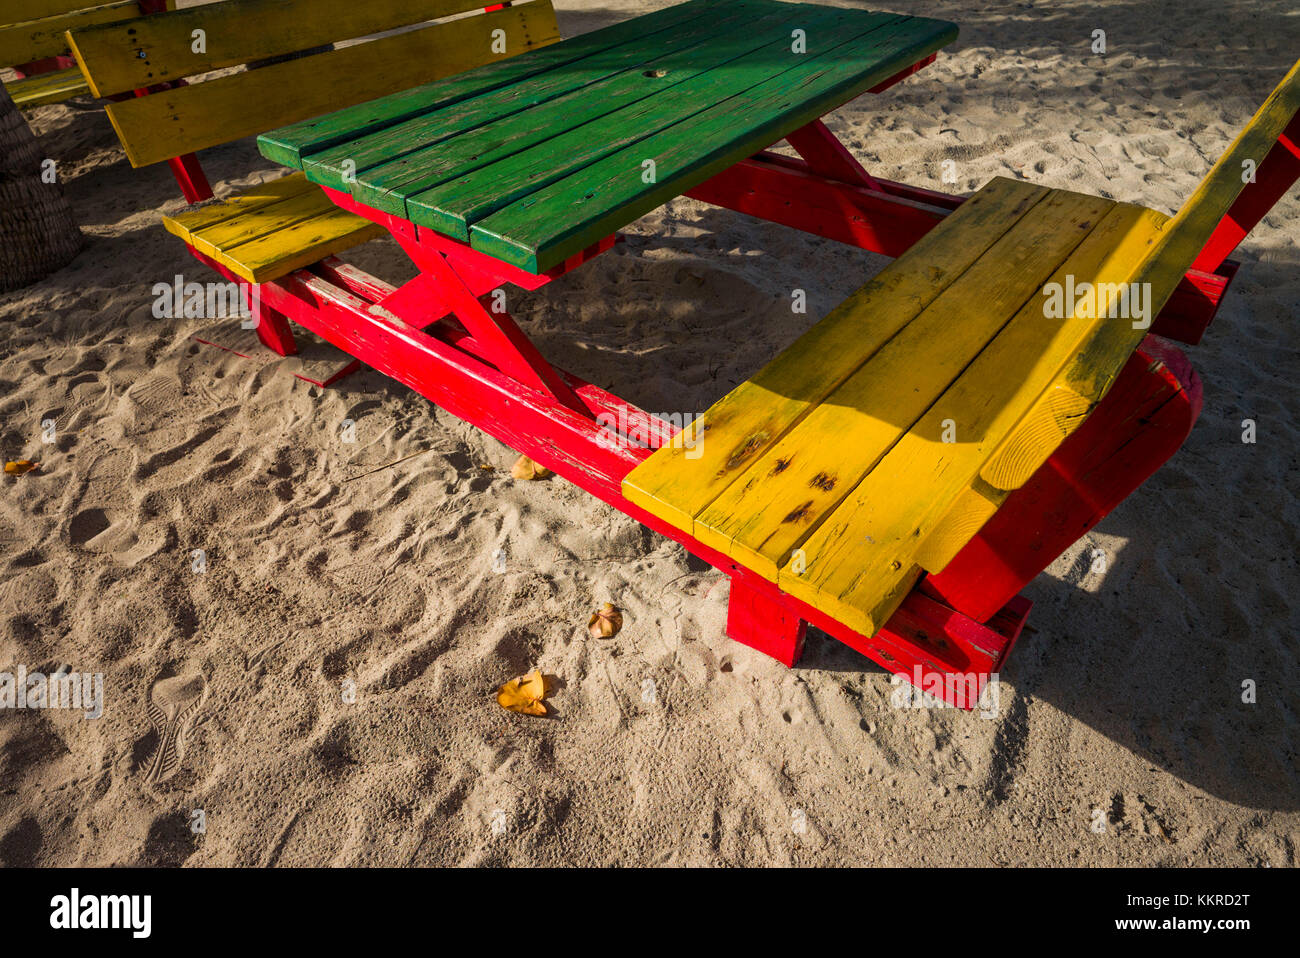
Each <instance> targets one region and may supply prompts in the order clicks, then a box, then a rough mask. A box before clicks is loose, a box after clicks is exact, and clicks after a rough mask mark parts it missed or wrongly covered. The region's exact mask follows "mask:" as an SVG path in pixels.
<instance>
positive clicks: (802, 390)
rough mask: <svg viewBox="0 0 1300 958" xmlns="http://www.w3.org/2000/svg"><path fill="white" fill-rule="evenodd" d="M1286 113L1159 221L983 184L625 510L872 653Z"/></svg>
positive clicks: (636, 477)
mask: <svg viewBox="0 0 1300 958" xmlns="http://www.w3.org/2000/svg"><path fill="white" fill-rule="evenodd" d="M1297 110H1300V62H1297V63H1296V64H1295V66H1293V67H1292V68H1291V70H1290V72H1289V73H1288V74H1287V75H1286V77H1285V78H1284V79H1283V80H1282V82H1281V83H1280V84H1279V85H1278V87H1277V88H1276V89H1275V90H1274V91H1273V93H1272V95H1270V96H1269V98H1268V99H1267V100H1266V101H1265V102H1264V105H1263V106H1261V107H1260V109H1259V111H1258V112H1257V113H1256V114H1255V116H1254V117H1253V118H1252V119H1251V121H1250V123H1248V124H1247V125H1246V127H1245V129H1243V130H1242V131H1241V133H1240V135H1239V136H1238V137H1237V139H1236V140H1235V141H1233V144H1232V145H1231V146H1230V147H1229V148H1228V151H1227V152H1226V153H1224V155H1223V156H1222V157H1220V159H1219V161H1218V162H1217V163H1216V164H1215V165H1214V167H1213V168H1212V169H1211V170H1210V172H1209V174H1208V175H1207V176H1206V177H1205V179H1204V180H1203V181H1202V183H1201V185H1200V186H1199V187H1198V188H1197V190H1196V192H1195V193H1194V194H1193V195H1192V196H1191V198H1190V199H1189V200H1188V201H1187V203H1186V204H1185V205H1184V206H1183V208H1182V209H1181V210H1180V211H1179V212H1178V215H1177V216H1175V217H1172V218H1170V217H1168V216H1165V215H1164V214H1162V213H1157V212H1155V211H1153V210H1148V209H1143V208H1142V207H1139V206H1132V205H1130V204H1127V203H1116V202H1113V201H1111V200H1106V199H1100V198H1097V197H1091V196H1085V195H1082V194H1079V193H1072V192H1069V191H1066V190H1050V189H1046V188H1044V187H1039V186H1033V185H1031V184H1029V183H1024V182H1020V181H1015V180H1008V179H995V180H993V181H992V182H990V183H989V184H988V185H987V186H985V187H984V188H983V189H982V190H980V191H979V192H978V193H976V194H975V195H974V196H972V197H971V198H970V199H969V200H967V201H966V202H964V203H963V204H962V205H961V206H960V207H958V208H957V210H956V211H955V212H954V213H952V214H951V215H950V216H948V217H947V219H945V220H944V221H943V222H942V223H940V224H939V225H938V226H937V227H935V228H934V229H933V230H931V231H930V232H929V233H927V234H926V235H925V236H924V237H923V238H922V239H921V240H920V241H918V242H917V243H916V244H915V245H914V246H912V248H911V249H909V250H908V251H907V252H906V253H905V254H903V255H902V256H901V257H899V258H898V259H897V260H895V261H894V262H893V263H892V264H890V266H889V267H888V268H886V269H885V270H884V271H882V272H881V273H880V274H879V275H878V276H876V277H875V278H874V279H872V280H871V282H869V283H868V284H867V285H866V286H864V287H863V288H862V289H861V290H859V291H858V292H857V293H856V294H855V295H854V296H852V297H851V298H849V299H848V300H846V301H845V302H844V303H843V304H841V305H840V306H839V307H838V308H837V309H835V310H834V311H833V312H832V313H831V314H830V315H829V316H827V317H826V318H825V319H823V320H822V321H821V322H820V323H818V324H817V325H816V326H814V327H813V328H812V329H811V330H809V331H808V332H807V333H805V334H804V335H803V336H802V337H800V338H799V339H798V340H797V341H796V342H795V343H794V345H793V346H791V347H790V348H789V349H787V350H786V351H785V352H783V353H782V354H781V355H780V356H778V357H777V358H776V359H774V360H773V361H772V362H771V363H769V364H768V365H767V366H766V367H764V368H763V369H762V370H760V371H759V373H758V374H757V375H756V376H755V377H754V378H753V379H751V380H749V381H748V382H745V383H742V384H741V385H740V386H738V387H737V388H736V389H734V390H733V391H732V392H731V393H729V394H728V395H726V396H724V397H723V398H722V399H721V400H719V401H718V402H717V403H715V404H714V405H713V406H712V407H711V408H710V409H709V410H708V411H707V412H706V413H705V414H704V415H703V416H702V417H700V418H699V419H697V420H696V421H695V422H694V423H692V424H691V426H690V427H688V428H687V429H685V430H683V431H682V433H681V434H679V435H678V436H677V437H675V438H674V440H673V442H672V444H671V445H670V446H666V447H664V448H662V449H660V450H658V451H656V452H655V453H654V454H652V455H651V456H649V457H648V458H647V459H646V460H645V461H644V462H643V463H642V464H641V465H639V466H638V467H637V468H635V469H633V470H632V471H631V472H630V473H629V474H628V475H627V477H626V478H625V479H624V481H623V494H624V495H625V496H626V497H627V498H628V499H629V500H630V501H632V502H634V503H636V504H637V505H639V506H641V507H642V508H644V509H646V510H647V511H649V512H651V513H654V514H655V515H657V516H659V517H660V518H662V519H664V520H665V521H667V522H669V523H670V524H672V525H673V526H675V527H677V528H678V529H681V530H683V531H685V532H688V533H689V534H691V535H693V536H694V537H695V538H697V539H698V540H700V541H701V542H703V543H705V544H706V545H709V546H712V547H713V548H715V549H717V550H719V551H721V552H723V553H725V554H727V555H728V556H731V557H732V558H733V559H735V560H737V561H738V562H740V563H741V564H743V565H745V566H746V567H748V568H750V569H752V570H754V571H755V572H757V573H759V574H761V575H763V576H766V577H767V578H768V579H769V580H771V581H773V582H776V583H777V584H778V585H779V586H780V587H781V588H782V589H784V590H785V591H786V592H788V593H790V594H792V595H795V596H797V597H798V598H801V599H803V600H805V601H807V602H808V603H809V604H811V605H813V606H815V607H816V608H818V609H820V610H821V611H822V612H825V613H828V614H830V615H831V616H832V617H834V618H835V619H837V620H838V621H840V622H841V623H843V624H844V625H847V626H849V627H850V628H853V629H856V630H857V631H859V632H861V633H863V634H865V635H874V634H875V632H876V631H877V630H878V629H879V628H880V627H881V626H882V625H883V624H884V623H885V622H886V621H887V620H888V618H889V616H890V615H891V614H893V612H894V610H895V609H896V608H897V607H898V605H899V604H900V603H901V602H902V601H903V599H904V598H905V597H906V595H907V593H908V591H909V590H910V589H911V587H912V586H913V585H914V584H915V582H916V580H917V579H918V578H919V577H920V576H921V574H922V572H924V571H929V572H939V571H942V569H943V568H944V566H945V565H947V563H948V562H949V561H950V560H951V559H952V558H953V557H954V556H955V555H956V554H957V552H959V551H960V550H961V548H962V547H963V546H964V545H965V544H966V543H967V542H969V541H970V540H971V538H973V537H974V535H975V534H976V533H977V532H979V530H980V528H981V527H982V526H983V524H984V523H985V522H986V521H987V520H988V519H989V518H990V517H991V516H992V515H993V514H994V512H996V511H997V509H998V507H999V506H1000V505H1001V504H1002V503H1003V502H1004V501H1005V500H1006V498H1007V496H1008V495H1010V493H1011V492H1012V491H1013V490H1015V489H1017V488H1019V487H1020V486H1022V485H1023V484H1024V483H1025V482H1026V481H1027V480H1028V479H1029V478H1030V476H1032V475H1033V473H1034V472H1035V471H1036V470H1037V469H1038V467H1039V466H1041V465H1042V464H1043V463H1044V462H1045V461H1046V460H1047V458H1048V456H1050V455H1051V453H1052V452H1053V451H1054V450H1055V449H1056V448H1057V447H1058V446H1059V445H1060V443H1061V442H1062V441H1064V439H1065V438H1066V437H1067V436H1068V435H1069V434H1070V433H1071V432H1073V431H1074V430H1075V429H1076V428H1078V426H1079V425H1081V424H1082V423H1083V421H1084V420H1085V419H1086V418H1087V416H1088V414H1089V412H1091V410H1092V409H1093V408H1094V407H1095V406H1096V404H1097V403H1098V402H1100V401H1101V399H1102V397H1103V396H1104V395H1105V394H1106V391H1107V390H1108V389H1109V388H1110V385H1111V383H1112V382H1113V381H1114V380H1115V378H1116V377H1117V376H1118V374H1119V371H1120V370H1121V368H1122V367H1123V365H1124V363H1125V362H1126V361H1127V359H1128V357H1129V356H1130V355H1131V354H1132V353H1133V351H1134V350H1135V349H1136V348H1137V346H1138V345H1139V344H1140V343H1141V341H1142V338H1143V336H1144V335H1145V333H1146V328H1147V327H1148V326H1149V325H1150V322H1151V320H1152V319H1154V317H1155V316H1156V315H1157V314H1158V313H1159V311H1160V309H1161V308H1162V307H1163V306H1164V304H1165V302H1166V301H1167V300H1168V299H1169V297H1170V295H1172V293H1173V291H1174V288H1175V287H1176V286H1177V285H1178V282H1179V280H1180V279H1181V278H1182V276H1183V275H1184V274H1185V273H1186V271H1187V270H1188V268H1189V267H1191V265H1192V263H1193V262H1194V261H1195V259H1196V257H1197V255H1198V254H1199V252H1200V250H1201V249H1202V248H1203V247H1204V246H1205V244H1206V242H1207V240H1209V238H1210V237H1211V235H1212V234H1213V232H1214V230H1215V228H1216V226H1217V225H1218V224H1219V222H1220V221H1221V220H1222V219H1223V218H1224V216H1225V215H1227V214H1228V213H1229V211H1230V210H1231V208H1232V205H1233V203H1234V201H1235V200H1236V198H1237V196H1238V195H1239V194H1240V193H1241V190H1242V187H1243V185H1244V183H1245V182H1246V179H1247V177H1245V176H1244V175H1243V172H1242V171H1243V169H1253V167H1254V165H1255V164H1257V163H1258V162H1259V160H1260V159H1261V158H1263V157H1265V156H1266V155H1267V154H1268V153H1269V150H1270V149H1271V148H1272V146H1273V145H1274V144H1276V143H1277V142H1278V140H1279V137H1280V136H1282V134H1283V131H1284V130H1285V129H1286V128H1287V125H1288V124H1289V123H1290V122H1291V119H1292V117H1294V116H1295V115H1296V113H1297ZM1085 290H1086V292H1085ZM1134 293H1136V294H1138V296H1137V299H1136V300H1135V299H1134V295H1133V294H1134Z"/></svg>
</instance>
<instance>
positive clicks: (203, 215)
mask: <svg viewBox="0 0 1300 958" xmlns="http://www.w3.org/2000/svg"><path fill="white" fill-rule="evenodd" d="M309 192H311V193H315V194H316V195H317V196H318V197H319V198H320V201H321V202H322V204H329V205H330V206H332V205H333V204H332V203H330V200H329V197H327V196H326V195H325V193H324V191H322V190H321V189H320V187H318V186H316V184H314V183H312V182H311V181H309V180H308V179H307V177H306V176H305V175H303V174H302V173H292V174H290V175H289V176H282V177H280V178H279V179H276V180H271V181H270V182H269V183H261V184H259V185H257V186H254V187H250V188H249V189H247V190H244V191H243V192H242V193H237V194H236V195H234V196H231V197H228V198H227V199H224V200H221V201H220V202H218V203H209V204H208V205H206V206H200V207H197V208H195V209H192V210H187V211H186V212H184V213H182V214H180V215H179V216H165V217H163V225H164V226H165V227H166V228H167V231H168V232H170V233H173V234H175V235H176V236H179V237H180V238H181V239H183V240H185V241H186V242H187V243H189V242H190V240H191V238H192V237H193V235H194V234H196V233H201V232H203V231H204V230H206V229H208V228H210V227H212V226H216V225H217V224H218V223H223V222H226V221H228V220H231V219H235V218H237V217H240V216H244V215H247V214H249V213H252V212H254V211H255V210H258V209H261V208H262V207H265V206H269V205H270V204H272V203H279V202H281V201H283V200H286V199H289V198H290V197H293V196H298V195H300V194H303V193H309ZM322 209H324V206H323V205H322ZM191 245H193V244H192V243H191Z"/></svg>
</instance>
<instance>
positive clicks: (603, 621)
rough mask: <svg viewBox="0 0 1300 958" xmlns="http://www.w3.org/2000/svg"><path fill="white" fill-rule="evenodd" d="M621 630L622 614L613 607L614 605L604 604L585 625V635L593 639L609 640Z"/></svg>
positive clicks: (610, 603)
mask: <svg viewBox="0 0 1300 958" xmlns="http://www.w3.org/2000/svg"><path fill="white" fill-rule="evenodd" d="M621 628H623V613H622V612H620V611H618V609H616V608H615V607H614V603H612V602H606V603H605V604H604V605H603V606H601V607H600V611H599V612H597V613H596V614H595V615H593V616H592V617H591V620H590V621H589V622H588V623H587V634H588V635H589V636H591V637H592V638H593V639H609V638H613V637H614V636H616V635H618V630H619V629H621Z"/></svg>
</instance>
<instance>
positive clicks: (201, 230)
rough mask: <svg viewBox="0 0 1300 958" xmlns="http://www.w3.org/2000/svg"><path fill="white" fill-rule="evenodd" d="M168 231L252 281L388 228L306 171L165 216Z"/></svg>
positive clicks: (276, 274)
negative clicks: (353, 209)
mask: <svg viewBox="0 0 1300 958" xmlns="http://www.w3.org/2000/svg"><path fill="white" fill-rule="evenodd" d="M163 225H164V226H166V227H167V230H168V231H169V232H171V233H173V234H175V235H176V236H179V237H180V238H181V239H183V240H184V241H185V242H186V243H188V244H189V245H190V246H192V247H193V248H194V249H195V250H197V251H198V252H200V253H203V254H204V255H206V256H209V257H211V258H212V259H214V260H216V261H217V262H218V263H220V264H222V265H223V266H225V267H226V268H228V269H229V270H230V271H231V272H233V273H234V274H235V275H236V276H239V277H241V278H242V279H245V280H247V281H248V282H250V283H268V282H270V281H271V280H274V279H279V278H280V277H281V276H287V275H288V274H289V273H292V272H293V271H294V270H297V269H302V268H303V267H304V266H310V265H311V264H312V263H315V262H317V261H319V260H322V259H324V258H325V257H326V256H331V255H333V254H335V253H340V252H343V251H344V250H346V249H350V248H351V247H353V246H358V245H360V244H361V243H364V242H366V241H367V240H371V239H374V238H375V237H376V236H381V235H383V233H384V230H383V227H381V226H379V225H378V224H376V223H372V222H371V221H370V220H367V219H364V218H363V217H360V216H357V215H356V214H354V213H348V212H346V211H345V210H341V209H339V208H338V207H337V206H335V205H334V203H332V202H331V201H330V199H329V197H327V196H326V195H325V193H324V191H323V190H321V188H320V187H319V186H316V185H315V184H313V183H310V182H308V180H307V178H306V177H305V176H304V175H303V174H302V173H294V174H292V175H290V176H286V177H282V178H281V179H278V180H273V181H271V182H270V183H264V184H262V185H260V186H255V187H253V188H252V189H250V190H246V191H244V192H243V193H239V194H236V195H234V196H231V197H229V198H227V199H224V200H220V201H218V202H215V203H210V204H208V205H206V206H201V207H199V208H197V209H193V210H189V211H188V212H185V213H182V214H180V215H179V216H168V217H164V218H163Z"/></svg>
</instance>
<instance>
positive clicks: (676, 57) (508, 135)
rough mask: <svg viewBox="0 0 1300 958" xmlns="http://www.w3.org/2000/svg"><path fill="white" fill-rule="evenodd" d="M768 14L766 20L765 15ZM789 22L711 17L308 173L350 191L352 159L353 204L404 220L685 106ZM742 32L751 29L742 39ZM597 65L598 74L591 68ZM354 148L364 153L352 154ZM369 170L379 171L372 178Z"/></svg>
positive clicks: (401, 132)
mask: <svg viewBox="0 0 1300 958" xmlns="http://www.w3.org/2000/svg"><path fill="white" fill-rule="evenodd" d="M764 10H766V13H763V12H761V11H764ZM787 18H788V14H785V13H783V12H780V11H776V10H773V9H771V7H770V5H763V6H759V7H757V8H752V7H750V6H749V5H742V7H741V8H739V9H737V10H735V11H733V12H732V13H731V14H729V15H719V16H714V17H707V18H702V19H700V20H696V21H693V22H691V23H689V24H685V25H683V26H682V27H680V28H678V29H676V30H672V31H665V32H664V33H661V34H659V35H657V36H656V38H655V41H656V42H654V43H653V44H650V45H647V44H644V43H632V44H626V45H624V46H623V47H620V48H619V49H618V50H617V51H610V52H607V53H603V54H601V55H600V56H598V57H589V58H587V59H586V60H583V61H580V62H579V63H577V64H570V65H568V66H566V67H564V68H563V69H561V70H552V71H549V72H547V73H545V74H542V75H540V76H537V77H533V78H531V79H530V80H529V81H528V82H526V83H524V84H519V85H516V86H512V87H508V88H506V89H504V90H499V91H495V92H493V93H490V94H488V95H487V96H484V97H476V98H475V99H473V100H471V101H468V102H466V103H461V104H457V105H456V106H453V107H451V108H449V109H446V110H441V111H438V112H437V113H433V114H429V115H427V116H424V117H420V118H419V119H417V120H414V121H411V122H408V123H404V124H401V125H399V126H396V127H392V128H390V129H388V130H384V131H382V132H381V133H378V134H375V135H374V136H371V137H367V138H366V139H365V140H362V141H357V142H355V143H348V144H344V145H343V146H341V147H337V148H336V149H334V150H330V151H327V152H326V153H323V154H318V156H316V157H312V158H310V159H308V160H307V162H306V163H305V164H304V167H303V168H304V169H305V170H306V171H307V175H308V176H310V177H311V178H312V179H313V180H315V181H316V182H319V183H322V184H324V185H334V184H335V183H338V184H340V186H339V188H341V189H345V190H346V189H348V188H349V184H348V183H346V182H345V180H344V176H343V173H344V171H343V170H342V169H341V168H340V167H341V164H342V163H344V162H347V161H348V160H351V161H352V162H355V163H356V165H357V168H358V169H362V170H363V171H362V172H360V173H358V174H357V175H356V178H355V182H354V183H352V184H350V188H351V191H352V194H353V196H355V197H356V198H357V200H358V201H360V202H362V203H365V204H367V205H370V206H374V207H376V208H378V209H381V210H384V211H385V212H389V213H395V214H398V215H400V216H405V215H406V212H407V210H406V196H408V195H411V194H414V193H419V192H422V191H425V190H428V189H430V188H432V187H434V186H436V185H438V184H440V183H443V182H446V181H448V180H451V179H453V178H455V177H460V176H466V175H468V174H469V173H471V172H472V171H474V170H477V169H479V168H481V167H483V166H486V165H488V164H490V163H493V162H495V161H497V160H502V159H505V158H507V157H511V156H514V155H515V154H518V153H522V152H523V151H525V150H527V149H528V148H529V147H531V146H534V145H536V144H539V143H542V142H543V141H545V140H548V139H551V138H553V137H555V136H557V135H559V134H562V133H563V132H565V131H567V130H570V129H573V128H575V127H578V126H580V125H582V124H585V123H588V122H590V121H592V120H595V119H597V118H599V117H603V116H606V115H607V114H610V113H613V112H614V111H616V110H618V109H619V108H621V107H623V106H627V105H629V104H631V103H635V102H637V101H639V100H645V99H647V98H652V97H661V96H664V97H666V96H671V97H673V99H674V101H675V102H679V101H685V100H686V95H685V94H684V93H681V92H680V91H685V90H687V89H689V86H690V80H691V78H692V77H696V76H699V75H700V74H704V73H706V72H707V71H709V70H710V69H712V68H714V67H718V66H721V65H722V64H725V63H727V62H728V61H731V60H735V59H737V58H739V57H741V56H743V55H744V54H746V53H750V52H753V50H755V49H756V48H758V47H761V46H764V45H765V44H768V40H767V39H765V38H768V37H771V36H772V35H776V36H778V37H779V40H778V41H777V42H779V43H788V37H789V31H788V29H784V28H781V27H780V26H779V24H781V23H783V22H785V20H786V19H787ZM742 25H743V26H744V28H745V29H743V30H740V29H739V27H741V26H742ZM769 27H776V29H775V30H773V29H769ZM588 63H590V64H591V66H589V67H587V66H586V64H588ZM584 67H585V69H584ZM674 88H675V89H674ZM670 89H671V90H672V92H671V93H669V90H670ZM521 111H523V112H521ZM404 144H410V146H409V147H407V149H409V150H411V152H407V155H405V156H403V155H402V154H403V152H406V150H405V149H403V145H404ZM354 146H355V147H357V148H358V149H359V153H358V154H351V152H350V150H351V148H352V147H354ZM416 147H419V148H418V149H414V148H416ZM394 157H400V158H394ZM324 158H328V161H327V162H328V163H329V165H330V166H331V167H332V168H331V169H330V170H329V171H328V173H327V174H326V175H322V173H323V172H324V171H322V170H320V169H319V167H318V166H317V163H318V162H320V161H321V160H323V159H324ZM384 160H391V161H390V162H383V161H384ZM377 161H378V162H377ZM363 164H365V165H366V166H369V167H372V168H370V169H364V168H363Z"/></svg>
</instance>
